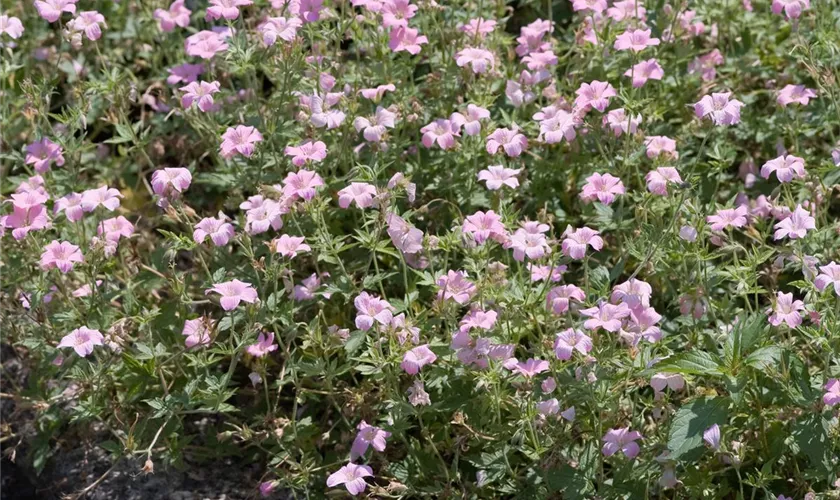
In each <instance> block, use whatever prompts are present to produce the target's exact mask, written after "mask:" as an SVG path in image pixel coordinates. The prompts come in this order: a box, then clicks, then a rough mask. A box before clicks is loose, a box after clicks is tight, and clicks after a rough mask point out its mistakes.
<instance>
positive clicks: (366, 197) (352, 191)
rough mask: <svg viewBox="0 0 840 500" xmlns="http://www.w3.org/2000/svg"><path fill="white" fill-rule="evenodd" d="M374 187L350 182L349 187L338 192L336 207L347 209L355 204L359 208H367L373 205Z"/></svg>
mask: <svg viewBox="0 0 840 500" xmlns="http://www.w3.org/2000/svg"><path fill="white" fill-rule="evenodd" d="M375 197H376V187H375V186H373V185H372V184H369V183H367V182H351V183H350V185H349V186H347V187H345V188H344V189H342V190H341V191H339V192H338V206H340V207H341V208H347V207H349V206H350V204H352V203H355V204H356V206H357V207H359V208H369V207H372V206H373V205H374V198H375Z"/></svg>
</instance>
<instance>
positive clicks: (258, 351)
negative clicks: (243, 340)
mask: <svg viewBox="0 0 840 500" xmlns="http://www.w3.org/2000/svg"><path fill="white" fill-rule="evenodd" d="M276 350H277V344H275V343H274V332H268V335H266V334H265V333H260V334H259V336H258V337H257V342H256V343H255V344H251V345H249V346H248V348H247V349H246V351H247V352H248V354H250V355H251V356H253V357H255V358H262V357H264V356H266V355H268V354H269V353H271V352H274V351H276Z"/></svg>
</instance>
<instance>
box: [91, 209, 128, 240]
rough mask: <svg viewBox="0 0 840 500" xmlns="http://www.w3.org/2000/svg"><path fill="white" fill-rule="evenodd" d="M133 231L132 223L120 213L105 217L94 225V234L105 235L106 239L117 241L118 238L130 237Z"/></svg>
mask: <svg viewBox="0 0 840 500" xmlns="http://www.w3.org/2000/svg"><path fill="white" fill-rule="evenodd" d="M133 233H134V224H132V223H131V222H130V221H129V220H128V219H126V218H125V217H123V216H122V215H120V216H119V217H112V218H110V219H105V220H103V221H102V222H100V223H99V225H98V226H96V234H98V235H99V236H102V235H103V234H104V235H105V239H107V240H108V241H115V242H116V241H119V240H120V238H130V237H131V235H132V234H133Z"/></svg>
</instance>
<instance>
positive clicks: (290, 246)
mask: <svg viewBox="0 0 840 500" xmlns="http://www.w3.org/2000/svg"><path fill="white" fill-rule="evenodd" d="M303 241H304V237H303V236H289V235H288V234H283V235H280V237H279V238H277V239H275V240H273V241H272V242H271V247H272V248H273V249H274V252H275V253H278V254H280V255H282V256H283V257H286V258H288V259H294V258H295V257H297V254H298V253H304V252H309V251H311V250H312V248H311V247H310V246H309V245H307V244H306V243H304V242H303Z"/></svg>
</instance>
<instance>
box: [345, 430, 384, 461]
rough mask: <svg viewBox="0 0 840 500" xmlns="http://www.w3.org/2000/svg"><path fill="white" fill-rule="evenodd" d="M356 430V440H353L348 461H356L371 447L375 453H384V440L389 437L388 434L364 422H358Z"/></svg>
mask: <svg viewBox="0 0 840 500" xmlns="http://www.w3.org/2000/svg"><path fill="white" fill-rule="evenodd" d="M356 429H358V430H359V432H358V433H357V434H356V439H354V440H353V446H351V447H350V460H356V459H357V458H359V457H361V456H363V455H364V454H365V452H366V451H367V450H368V447H369V446H371V445H372V446H373V449H374V450H376V451H379V452H383V451H385V445H386V440H387V439H388V438H389V437H391V433H390V432H388V431H385V430H382V429H381V428H379V427H375V426H373V425H370V424H368V423H367V422H365V421H364V420H362V421H361V422H359V425H358V426H357V427H356Z"/></svg>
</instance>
